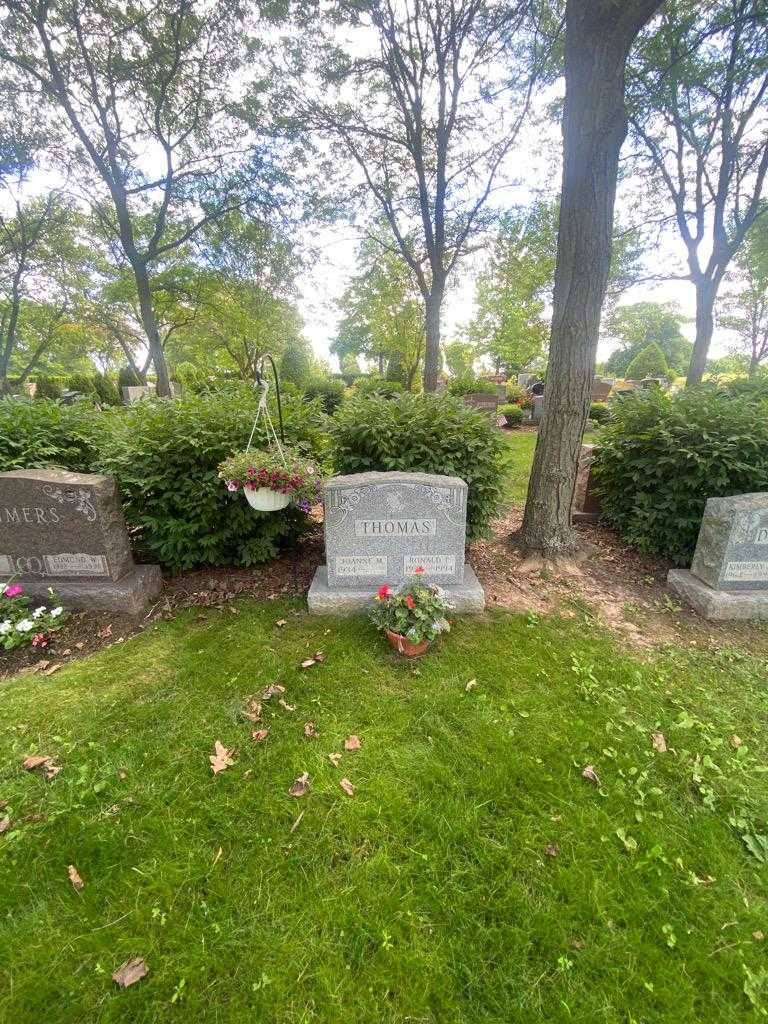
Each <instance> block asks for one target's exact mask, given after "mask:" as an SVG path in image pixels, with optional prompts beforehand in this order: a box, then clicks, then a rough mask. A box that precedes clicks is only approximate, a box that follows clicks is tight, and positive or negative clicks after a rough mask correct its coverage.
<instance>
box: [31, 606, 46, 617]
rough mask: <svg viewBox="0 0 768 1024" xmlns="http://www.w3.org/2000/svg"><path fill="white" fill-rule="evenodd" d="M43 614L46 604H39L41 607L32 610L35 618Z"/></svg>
mask: <svg viewBox="0 0 768 1024" xmlns="http://www.w3.org/2000/svg"><path fill="white" fill-rule="evenodd" d="M41 615H45V605H44V604H41V605H40V606H39V608H35V610H34V611H33V612H32V618H33V619H39V618H40V616H41Z"/></svg>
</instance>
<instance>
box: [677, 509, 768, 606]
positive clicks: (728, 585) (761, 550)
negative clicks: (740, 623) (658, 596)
mask: <svg viewBox="0 0 768 1024" xmlns="http://www.w3.org/2000/svg"><path fill="white" fill-rule="evenodd" d="M667 582H668V583H669V585H670V587H671V588H672V590H674V591H675V593H676V594H678V595H679V596H680V597H682V598H683V599H684V600H686V601H687V602H688V603H689V604H691V605H693V607H694V608H695V609H696V610H697V611H698V612H700V613H701V614H702V615H703V616H704V617H705V618H707V619H768V493H758V494H738V495H734V496H732V497H727V498H709V499H708V500H707V504H706V508H705V510H704V516H703V519H702V522H701V528H700V530H699V538H698V541H697V543H696V551H695V553H694V556H693V562H692V563H691V568H690V571H689V570H687V569H671V570H670V572H669V574H668V576H667Z"/></svg>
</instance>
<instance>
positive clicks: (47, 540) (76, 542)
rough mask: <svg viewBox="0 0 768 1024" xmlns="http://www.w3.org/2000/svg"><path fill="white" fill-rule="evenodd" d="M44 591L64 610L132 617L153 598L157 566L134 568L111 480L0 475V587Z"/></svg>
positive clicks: (60, 473) (58, 473) (27, 472)
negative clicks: (14, 584) (10, 584)
mask: <svg viewBox="0 0 768 1024" xmlns="http://www.w3.org/2000/svg"><path fill="white" fill-rule="evenodd" d="M10 577H14V578H15V580H16V582H19V583H21V584H22V586H23V587H24V590H25V592H26V593H28V594H30V595H31V596H38V597H45V596H46V595H47V592H48V588H49V587H51V588H53V590H54V591H55V593H56V594H57V596H58V597H59V598H61V600H62V601H63V603H64V604H65V605H67V606H68V607H72V608H91V609H94V610H98V609H104V610H111V611H118V612H123V613H124V614H127V615H136V614H138V613H139V612H141V611H142V609H143V608H144V607H145V605H146V604H147V603H148V602H149V601H150V600H152V599H154V598H155V597H157V595H158V594H159V593H160V588H161V583H162V577H161V573H160V568H159V566H156V565H136V564H135V563H134V561H133V556H132V554H131V546H130V542H129V540H128V533H127V531H126V528H125V522H124V520H123V513H122V510H121V507H120V496H119V494H118V490H117V485H116V483H115V480H114V477H111V476H99V475H96V474H93V473H69V472H66V471H64V470H52V469H17V470H13V471H12V472H10V473H0V580H2V581H5V582H7V581H8V579H9V578H10Z"/></svg>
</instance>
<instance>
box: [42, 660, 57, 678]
mask: <svg viewBox="0 0 768 1024" xmlns="http://www.w3.org/2000/svg"><path fill="white" fill-rule="evenodd" d="M60 668H61V662H57V663H56V664H55V665H49V666H48V668H46V669H44V671H43V675H44V676H52V675H53V673H54V672H58V671H59V669H60Z"/></svg>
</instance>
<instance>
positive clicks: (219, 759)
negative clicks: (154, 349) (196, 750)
mask: <svg viewBox="0 0 768 1024" xmlns="http://www.w3.org/2000/svg"><path fill="white" fill-rule="evenodd" d="M213 750H214V752H213V753H212V754H209V755H208V760H209V761H210V762H211V771H212V772H213V774H214V775H218V774H219V772H223V771H224V769H225V768H229V767H230V766H231V765H233V764H234V763H235V762H234V761H233V760H232V755H233V754H234V750H228V749H227V748H226V747H225V746H224V745H223V744H221V743H219V741H218V740H216V741H215V743H214V744H213Z"/></svg>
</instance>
